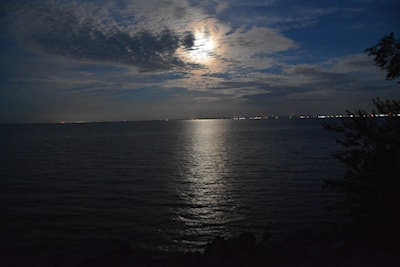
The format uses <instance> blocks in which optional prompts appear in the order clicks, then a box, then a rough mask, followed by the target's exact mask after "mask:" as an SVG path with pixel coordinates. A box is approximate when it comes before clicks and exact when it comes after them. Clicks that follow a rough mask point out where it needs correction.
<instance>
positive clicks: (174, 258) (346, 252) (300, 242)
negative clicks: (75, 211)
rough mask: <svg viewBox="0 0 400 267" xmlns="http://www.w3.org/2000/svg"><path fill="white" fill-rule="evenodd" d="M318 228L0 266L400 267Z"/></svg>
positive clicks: (370, 245) (357, 238)
mask: <svg viewBox="0 0 400 267" xmlns="http://www.w3.org/2000/svg"><path fill="white" fill-rule="evenodd" d="M357 233H358V230H357V229H356V231H353V230H352V229H349V228H347V229H345V228H340V227H334V226H332V225H318V226H317V225H316V226H312V227H310V228H307V229H303V230H301V231H298V232H297V233H296V234H293V235H291V236H288V237H286V238H283V239H282V240H280V241H277V242H273V243H270V242H268V240H267V239H265V238H262V239H261V240H260V241H258V242H257V239H256V237H255V236H254V235H253V234H251V233H249V232H244V233H242V234H241V235H239V236H238V237H236V238H231V239H225V238H223V237H215V238H214V239H213V240H212V241H211V242H210V243H208V244H207V246H206V247H205V249H204V250H203V251H202V252H200V251H198V252H167V251H148V250H144V249H140V248H137V247H134V246H133V245H131V243H130V242H128V241H126V240H121V239H118V240H92V241H87V242H83V243H82V244H80V245H78V246H75V247H69V248H62V249H61V248H55V247H53V246H51V245H39V244H37V245H35V246H34V247H31V248H28V247H25V248H18V249H13V250H10V251H4V250H3V251H0V266H3V267H7V266H14V267H20V266H21V267H22V266H42V267H92V266H93V267H134V266H140V267H141V266H143V267H145V266H149V267H150V266H153V267H155V266H171V267H172V266H176V267H179V266H182V267H184V266H185V267H186V266H188V267H197V266H199V267H200V266H205V267H217V266H233V267H235V266H236V267H245V266H275V267H284V266H287V267H294V266H325V267H330V266H332V267H334V266H335V267H336V266H343V267H346V266H400V255H399V254H398V251H397V249H396V248H397V247H392V246H390V245H389V246H388V245H387V244H386V243H385V242H384V241H382V240H383V238H382V236H380V235H376V234H374V233H373V232H370V233H368V234H366V235H363V236H361V235H359V234H357Z"/></svg>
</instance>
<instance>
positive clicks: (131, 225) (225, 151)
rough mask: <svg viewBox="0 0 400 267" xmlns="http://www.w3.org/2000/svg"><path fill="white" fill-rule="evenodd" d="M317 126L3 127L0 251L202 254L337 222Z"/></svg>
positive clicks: (324, 142) (326, 152)
mask: <svg viewBox="0 0 400 267" xmlns="http://www.w3.org/2000/svg"><path fill="white" fill-rule="evenodd" d="M320 123H321V121H320V120H315V119H310V120H300V119H291V120H290V119H279V120H262V121H234V120H196V121H172V122H158V121H154V122H128V123H86V124H65V125H58V124H32V125H0V148H1V153H0V162H1V163H0V164H1V165H0V166H1V168H0V175H1V177H0V203H1V204H0V211H1V214H0V216H1V229H0V231H1V232H0V233H1V240H2V241H1V246H16V245H24V244H31V243H32V242H37V241H48V242H55V243H71V244H73V243H79V242H80V241H82V240H85V239H92V238H93V239H95V238H100V239H101V238H114V237H115V238H126V239H128V240H130V241H131V242H132V243H133V244H135V245H138V246H142V247H146V248H151V249H170V250H186V249H199V248H202V247H203V246H204V244H205V243H206V242H207V241H210V240H211V239H212V238H213V237H214V236H217V235H222V236H233V235H237V234H238V233H240V232H242V231H244V230H249V231H253V232H254V233H256V234H260V233H262V231H263V229H264V226H265V225H266V223H269V224H270V225H271V226H272V232H273V234H274V235H275V236H279V235H280V234H281V233H284V232H286V231H290V229H294V228H296V227H299V226H301V225H306V224H309V223H315V222H325V221H330V220H332V215H331V214H330V213H328V212H327V211H326V210H325V209H324V207H325V206H327V205H328V204H329V203H331V202H332V200H333V199H334V197H335V196H334V195H333V194H332V193H329V192H327V191H326V190H324V189H322V188H321V183H322V182H321V181H322V179H324V178H334V177H340V176H342V173H343V168H342V167H341V166H340V165H339V163H337V162H336V161H335V160H334V159H332V158H331V153H332V152H333V151H334V150H336V149H337V148H338V147H337V146H336V144H335V141H334V138H333V136H332V135H331V133H328V132H326V131H324V130H323V129H322V127H321V126H320Z"/></svg>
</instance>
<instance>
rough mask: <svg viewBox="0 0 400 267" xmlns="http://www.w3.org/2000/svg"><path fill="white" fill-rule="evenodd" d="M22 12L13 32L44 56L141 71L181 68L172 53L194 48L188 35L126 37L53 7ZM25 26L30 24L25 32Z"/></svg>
mask: <svg viewBox="0 0 400 267" xmlns="http://www.w3.org/2000/svg"><path fill="white" fill-rule="evenodd" d="M24 12H25V14H24ZM24 12H22V14H24V15H25V16H23V17H22V18H21V16H19V17H18V19H20V20H22V21H17V25H19V28H18V27H17V31H18V30H19V32H18V33H19V34H20V35H21V36H22V40H23V41H24V42H25V43H29V44H31V45H32V44H33V45H34V46H35V47H36V48H39V49H41V50H43V51H45V52H47V53H52V54H57V55H62V56H65V57H70V58H74V59H78V60H93V61H99V62H108V63H115V64H124V65H129V66H136V67H138V68H139V69H140V70H142V71H151V70H163V69H171V68H177V67H178V68H183V67H185V65H186V64H185V62H184V61H183V60H182V59H180V58H179V57H178V56H177V54H176V50H177V49H178V48H179V46H180V45H183V47H184V48H190V47H191V46H193V44H194V36H193V34H192V33H190V32H187V33H186V34H185V35H184V37H183V38H181V36H180V35H179V34H178V33H175V32H173V31H171V30H169V29H167V28H166V29H164V30H162V31H159V32H153V31H148V30H140V31H137V32H135V33H129V32H125V31H123V30H121V29H120V28H119V27H118V25H113V26H111V27H110V25H103V24H102V23H101V22H99V21H98V19H94V18H91V17H88V16H82V17H80V16H79V13H78V12H74V11H73V10H68V9H66V10H64V9H62V8H59V7H54V6H40V7H35V8H34V9H30V10H28V11H26V10H24ZM20 13H21V12H20ZM19 15H20V14H19ZM18 23H19V24H18ZM27 23H30V24H33V25H32V27H29V26H28V30H27V29H26V27H25V26H26V24H27ZM21 26H22V27H25V29H21V28H22V27H21ZM181 39H182V40H181Z"/></svg>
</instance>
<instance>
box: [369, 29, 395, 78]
mask: <svg viewBox="0 0 400 267" xmlns="http://www.w3.org/2000/svg"><path fill="white" fill-rule="evenodd" d="M365 51H366V52H367V53H368V55H369V56H374V57H375V58H374V61H375V65H377V66H378V67H380V68H381V70H384V71H386V72H387V74H386V79H387V80H394V79H397V78H400V39H396V38H395V36H394V33H393V32H392V33H390V34H389V35H387V36H385V37H383V38H382V39H381V41H380V42H379V43H378V44H377V45H375V46H373V47H370V48H368V49H366V50H365Z"/></svg>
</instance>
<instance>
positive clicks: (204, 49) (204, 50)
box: [189, 32, 215, 63]
mask: <svg viewBox="0 0 400 267" xmlns="http://www.w3.org/2000/svg"><path fill="white" fill-rule="evenodd" d="M194 37H195V40H194V45H193V47H192V49H191V50H190V51H189V55H190V57H191V58H192V59H193V60H194V61H196V62H199V63H207V62H208V61H210V60H211V58H212V55H213V51H214V48H215V45H214V41H213V39H212V38H211V36H209V35H208V34H206V33H205V32H197V33H196V34H195V36H194Z"/></svg>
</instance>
